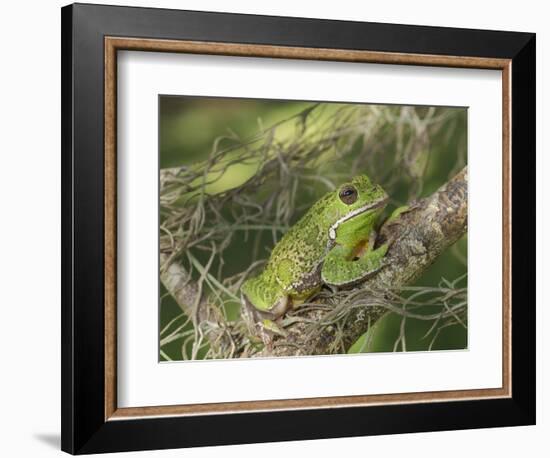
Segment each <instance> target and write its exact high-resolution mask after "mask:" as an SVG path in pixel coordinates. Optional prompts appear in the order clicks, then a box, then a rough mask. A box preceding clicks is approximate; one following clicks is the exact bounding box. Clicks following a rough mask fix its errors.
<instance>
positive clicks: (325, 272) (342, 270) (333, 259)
mask: <svg viewBox="0 0 550 458" xmlns="http://www.w3.org/2000/svg"><path fill="white" fill-rule="evenodd" d="M387 250H388V245H387V244H384V245H382V246H380V247H378V248H377V249H376V250H367V252H366V253H364V254H362V255H361V256H360V257H358V258H357V257H356V255H355V248H346V247H343V246H341V245H337V246H335V247H334V248H333V249H332V250H331V251H330V252H329V253H328V254H327V256H326V258H325V262H324V264H323V269H322V271H321V279H322V280H323V282H324V283H325V284H327V285H329V286H336V287H340V286H350V285H353V284H354V283H357V282H359V281H361V280H364V279H365V278H367V277H369V276H371V275H373V274H375V273H376V272H378V271H379V270H380V269H381V268H382V265H383V264H382V258H383V257H384V256H385V255H386V252H387Z"/></svg>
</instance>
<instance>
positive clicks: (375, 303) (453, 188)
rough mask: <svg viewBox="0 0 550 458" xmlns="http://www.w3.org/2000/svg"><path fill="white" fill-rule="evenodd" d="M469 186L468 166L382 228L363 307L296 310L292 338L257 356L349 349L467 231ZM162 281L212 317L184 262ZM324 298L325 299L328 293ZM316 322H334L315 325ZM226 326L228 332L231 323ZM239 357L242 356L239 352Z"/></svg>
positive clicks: (360, 288)
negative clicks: (379, 258)
mask: <svg viewBox="0 0 550 458" xmlns="http://www.w3.org/2000/svg"><path fill="white" fill-rule="evenodd" d="M467 190H468V176H467V169H466V168H464V169H463V170H462V171H461V172H460V173H458V174H457V175H456V176H455V177H454V178H452V179H451V180H450V181H449V182H448V183H446V184H445V185H444V186H442V187H441V188H440V189H439V190H438V191H436V192H435V193H434V194H432V195H431V196H429V197H427V198H424V199H421V200H419V201H416V202H413V203H411V204H410V208H409V210H408V211H406V212H404V213H401V214H400V215H399V216H398V217H397V218H395V219H393V220H391V221H388V222H387V223H385V224H384V225H383V226H382V228H381V229H380V232H379V236H378V240H377V245H379V244H381V243H385V242H389V243H390V248H389V250H388V253H387V254H386V256H385V258H384V259H385V265H384V267H383V268H382V269H381V270H380V271H379V272H377V273H376V274H375V275H373V276H371V277H370V278H368V279H366V280H365V281H364V282H363V283H362V284H360V285H355V287H354V288H353V290H352V291H350V294H354V295H355V296H356V297H357V295H359V296H360V299H361V300H360V302H361V303H362V304H363V305H362V306H360V307H358V306H354V307H352V308H350V309H349V310H347V311H346V314H345V322H344V323H341V322H340V323H334V324H330V317H331V316H332V315H333V311H332V310H331V309H330V307H323V308H318V307H313V306H312V307H309V308H306V309H305V311H299V310H297V311H296V317H299V320H296V321H294V322H292V319H293V317H292V314H291V316H290V317H289V318H290V320H289V321H290V322H291V323H290V324H287V325H285V331H286V333H287V334H286V336H280V335H276V336H274V338H273V342H272V344H271V345H269V346H268V347H265V348H264V349H263V350H262V351H260V352H258V353H256V354H254V356H261V357H271V356H296V355H315V354H329V353H336V352H338V353H342V352H344V351H346V350H347V349H348V348H349V347H350V346H351V345H352V344H353V343H354V342H355V341H356V340H357V339H358V338H359V337H360V336H361V335H362V334H363V333H364V332H365V331H366V330H367V329H368V327H369V326H370V325H372V324H373V323H374V322H375V321H376V320H378V319H379V318H380V317H381V316H382V315H383V314H384V313H386V312H387V308H386V307H385V306H384V305H383V304H381V302H382V301H383V297H384V294H386V293H387V292H388V291H392V292H396V291H398V290H399V288H401V287H403V286H405V285H407V284H410V283H412V282H414V281H415V280H416V279H417V278H418V277H419V276H420V275H422V273H423V272H424V271H425V270H426V269H427V268H428V267H429V266H430V265H431V264H432V263H433V262H434V261H435V260H436V259H437V257H438V256H439V255H440V254H441V253H442V252H443V251H444V250H445V249H446V248H447V247H449V246H450V245H452V244H453V243H455V242H456V241H457V240H458V239H459V238H460V237H461V236H462V235H463V234H465V233H466V230H467V215H468V212H467V209H468V205H467V200H468V196H467ZM165 259H166V258H165ZM161 265H162V257H161ZM161 281H162V282H163V284H164V285H165V286H166V288H167V290H168V291H169V292H170V293H171V294H172V295H173V296H174V298H175V299H176V301H177V302H178V303H179V304H180V306H182V308H183V310H184V311H185V312H186V313H187V314H196V318H197V321H198V322H201V321H202V320H204V319H211V318H212V317H208V316H204V315H203V314H204V313H207V312H203V311H201V310H203V307H201V304H202V303H203V302H202V301H204V298H202V297H201V296H202V295H201V293H200V288H199V287H198V286H197V285H196V284H195V283H193V282H191V281H190V280H189V278H188V274H187V273H186V272H185V271H184V269H183V268H182V267H181V266H180V265H179V264H176V263H174V264H171V265H169V266H168V267H167V268H166V269H165V270H164V271H163V272H162V273H161ZM346 294H347V293H346V292H345V291H344V292H340V293H339V297H340V298H344V303H345V297H346ZM361 295H362V296H361ZM319 301H321V302H322V295H321V296H320V298H319ZM189 304H191V305H189ZM192 316H193V315H192ZM312 323H317V324H322V323H328V324H326V325H320V326H319V325H317V326H312ZM222 327H223V328H224V329H225V331H227V326H222ZM235 329H236V328H235ZM238 329H239V331H235V332H239V333H242V332H243V330H245V329H250V326H248V327H245V326H241V327H239V328H238ZM235 337H237V338H235ZM209 338H210V339H211V340H216V339H219V338H220V333H214V334H211V335H210V336H209ZM246 339H247V337H246V336H243V335H240V336H235V335H233V340H238V341H239V342H240V343H242V342H243V341H246ZM336 342H337V345H336V344H335V343H336ZM245 347H246V346H245V345H244V346H242V347H241V348H245ZM235 356H239V353H238V351H237V353H235ZM241 356H244V355H241Z"/></svg>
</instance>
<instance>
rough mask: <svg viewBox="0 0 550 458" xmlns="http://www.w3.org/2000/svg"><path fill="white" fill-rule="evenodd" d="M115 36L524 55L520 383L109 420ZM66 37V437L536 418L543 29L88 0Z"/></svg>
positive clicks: (517, 157) (79, 443) (515, 223)
mask: <svg viewBox="0 0 550 458" xmlns="http://www.w3.org/2000/svg"><path fill="white" fill-rule="evenodd" d="M106 36H114V37H139V38H153V39H172V40H192V41H205V42H220V43H245V44H259V45H278V46H290V47H309V48H327V49H346V50H369V51H377V52H391V53H411V54H427V55H439V56H469V57H484V58H502V59H510V60H511V69H512V71H511V120H512V123H511V145H512V146H511V151H512V178H511V181H512V186H511V206H512V227H513V231H512V240H511V245H512V255H511V259H512V300H511V304H512V329H511V333H512V336H513V340H512V342H513V343H512V351H511V355H510V356H511V367H512V396H511V397H509V398H503V399H483V400H462V401H446V402H428V403H406V404H391V405H373V406H362V407H343V408H337V409H329V408H326V409H325V408H321V409H305V410H284V411H280V410H279V411H271V412H254V413H226V414H219V415H194V416H173V417H151V418H142V419H117V420H106V419H105V410H104V405H105V402H104V400H105V364H104V363H105V322H104V318H105V316H104V301H105V297H104V294H105V292H104V282H105V271H104V243H105V242H104V224H105V214H104V155H103V152H104V135H105V132H104V68H105V67H104V66H105V55H104V52H105V51H104V37H106ZM61 38H62V39H61V47H62V49H61V50H62V69H61V70H62V103H61V104H62V134H61V135H62V323H61V324H62V335H61V339H62V386H61V393H62V408H61V411H62V437H61V441H62V449H63V450H64V451H66V452H69V453H72V454H83V453H99V452H115V451H129V450H146V449H165V448H177V447H191V446H203V445H222V444H239V443H256V442H268V441H288V440H306V439H317V438H332V437H349V436H359V435H378V434H394V433H405V432H424V431H441V430H452V429H469V428H482V427H498V426H515V425H531V424H535V359H536V348H535V253H536V247H535V97H536V94H535V41H536V39H535V35H534V34H532V33H520V32H501V31H486V30H470V29H452V28H443V27H424V26H410V25H394V24H379V23H361V22H350V21H329V20H318V19H303V18H286V17H268V16H253V15H241V14H226V13H206V12H196V11H177V10H167V9H149V8H133V7H113V6H103V5H88V4H74V5H70V6H66V7H64V8H62V37H61ZM520 250H521V252H520ZM298 425H299V426H298ZM212 431H216V434H212Z"/></svg>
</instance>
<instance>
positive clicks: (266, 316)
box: [241, 294, 290, 348]
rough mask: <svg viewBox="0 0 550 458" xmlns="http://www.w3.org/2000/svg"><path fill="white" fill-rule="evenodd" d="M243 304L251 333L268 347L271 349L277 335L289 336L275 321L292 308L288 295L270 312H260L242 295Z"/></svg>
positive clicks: (243, 311)
mask: <svg viewBox="0 0 550 458" xmlns="http://www.w3.org/2000/svg"><path fill="white" fill-rule="evenodd" d="M241 302H242V304H243V309H242V314H243V316H244V318H245V321H246V322H247V323H248V328H249V331H250V332H251V334H254V335H257V336H258V337H260V339H261V340H262V342H263V344H264V345H265V346H266V347H268V348H271V344H272V342H273V338H274V336H275V335H281V336H286V335H287V334H286V332H285V331H284V329H283V328H282V327H281V326H279V325H278V324H277V323H276V321H275V320H278V319H279V318H280V317H281V316H283V315H284V313H285V312H286V310H287V309H288V308H289V306H290V300H289V297H288V296H287V295H285V296H283V297H281V298H280V299H279V300H278V301H277V302H276V303H275V305H274V306H273V307H272V308H271V309H269V310H260V309H258V308H257V307H255V306H254V304H252V302H251V301H250V300H249V299H248V297H247V296H246V294H241Z"/></svg>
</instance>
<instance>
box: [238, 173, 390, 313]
mask: <svg viewBox="0 0 550 458" xmlns="http://www.w3.org/2000/svg"><path fill="white" fill-rule="evenodd" d="M387 201H388V195H387V194H386V192H385V191H384V189H382V187H380V186H379V185H376V184H374V183H372V182H371V180H370V179H369V178H368V177H367V176H366V175H360V176H357V177H355V178H353V179H352V180H351V181H350V182H348V183H345V184H343V185H341V186H340V187H339V188H338V189H336V190H334V191H331V192H329V193H327V194H325V195H324V196H323V197H322V198H321V199H319V200H318V201H317V202H316V203H315V204H314V205H313V206H312V207H311V208H310V209H309V211H308V212H307V213H306V214H305V215H304V216H303V217H302V218H301V219H300V220H299V221H298V222H297V223H296V224H295V225H294V226H292V227H291V228H290V229H289V230H288V232H287V233H286V234H285V235H284V236H283V237H282V238H281V240H280V241H279V242H278V243H277V244H276V245H275V247H274V248H273V251H272V252H271V256H270V258H269V261H268V262H267V265H266V267H265V268H264V270H263V271H262V272H261V273H260V274H259V275H258V276H256V277H254V278H250V279H248V280H247V281H245V282H244V283H243V285H242V287H241V298H242V302H243V305H244V306H247V307H248V308H249V309H250V308H251V307H250V306H252V307H253V308H252V310H254V312H257V315H259V316H260V317H261V318H262V319H264V320H265V321H266V322H267V321H269V322H271V321H270V320H275V319H277V318H279V317H281V316H282V315H284V313H285V312H286V311H287V310H289V309H291V308H294V307H297V306H299V305H300V304H302V303H304V302H305V301H306V300H307V299H309V298H310V297H311V296H312V295H313V294H315V293H316V292H317V291H319V290H320V288H321V287H322V286H323V285H328V286H330V287H344V286H349V285H352V284H354V283H356V282H358V281H361V280H362V279H365V278H366V277H367V276H369V275H372V274H373V273H375V272H377V271H378V270H379V269H380V268H381V265H382V258H383V257H384V255H385V254H386V251H387V249H388V246H387V244H384V245H381V246H380V247H378V248H376V249H374V243H375V239H376V232H375V227H376V223H377V220H378V217H379V216H380V214H381V213H382V211H383V210H384V208H385V206H386V204H387Z"/></svg>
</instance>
